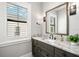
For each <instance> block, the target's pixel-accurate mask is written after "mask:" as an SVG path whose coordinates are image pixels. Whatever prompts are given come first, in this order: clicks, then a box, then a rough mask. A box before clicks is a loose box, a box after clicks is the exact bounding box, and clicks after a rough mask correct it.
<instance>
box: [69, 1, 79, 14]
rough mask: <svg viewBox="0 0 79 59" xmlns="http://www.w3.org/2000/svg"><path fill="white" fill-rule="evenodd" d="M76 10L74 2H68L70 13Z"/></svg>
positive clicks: (74, 12)
mask: <svg viewBox="0 0 79 59" xmlns="http://www.w3.org/2000/svg"><path fill="white" fill-rule="evenodd" d="M76 11H77V8H76V3H70V15H75V14H76Z"/></svg>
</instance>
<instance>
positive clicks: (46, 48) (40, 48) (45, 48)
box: [32, 38, 78, 57]
mask: <svg viewBox="0 0 79 59" xmlns="http://www.w3.org/2000/svg"><path fill="white" fill-rule="evenodd" d="M32 54H33V56H35V57H78V56H77V55H74V54H72V53H70V52H67V51H64V50H62V49H59V48H57V47H54V46H52V45H49V44H46V43H44V42H41V41H39V40H35V39H33V38H32Z"/></svg>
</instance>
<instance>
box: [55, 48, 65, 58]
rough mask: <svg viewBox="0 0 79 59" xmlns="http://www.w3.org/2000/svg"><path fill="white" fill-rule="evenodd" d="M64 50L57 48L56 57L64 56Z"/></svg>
mask: <svg viewBox="0 0 79 59" xmlns="http://www.w3.org/2000/svg"><path fill="white" fill-rule="evenodd" d="M64 56H65V54H64V51H63V50H61V49H58V48H55V57H64Z"/></svg>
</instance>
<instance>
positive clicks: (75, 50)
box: [32, 37, 79, 56]
mask: <svg viewBox="0 0 79 59" xmlns="http://www.w3.org/2000/svg"><path fill="white" fill-rule="evenodd" d="M32 38H34V39H35V40H39V41H42V42H44V43H46V44H49V45H52V46H54V47H57V48H60V49H62V50H64V51H67V52H70V53H72V54H75V55H78V56H79V45H75V46H73V45H71V44H70V42H67V41H60V40H55V41H53V40H50V39H49V41H48V40H46V39H42V37H32Z"/></svg>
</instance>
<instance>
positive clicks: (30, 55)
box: [20, 52, 33, 57]
mask: <svg viewBox="0 0 79 59" xmlns="http://www.w3.org/2000/svg"><path fill="white" fill-rule="evenodd" d="M20 57H33V56H32V52H30V53H27V54H25V55H22V56H20Z"/></svg>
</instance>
